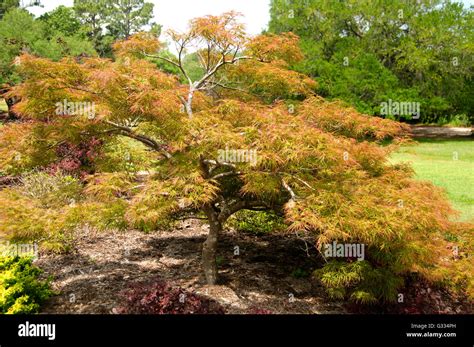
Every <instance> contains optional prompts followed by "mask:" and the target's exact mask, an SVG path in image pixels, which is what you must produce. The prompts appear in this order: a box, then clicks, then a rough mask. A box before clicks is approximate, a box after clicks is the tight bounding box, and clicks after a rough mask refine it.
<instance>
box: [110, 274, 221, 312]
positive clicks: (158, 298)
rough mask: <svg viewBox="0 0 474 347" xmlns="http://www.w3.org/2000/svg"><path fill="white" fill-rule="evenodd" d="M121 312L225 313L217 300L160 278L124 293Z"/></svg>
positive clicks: (134, 285) (135, 285) (137, 284)
mask: <svg viewBox="0 0 474 347" xmlns="http://www.w3.org/2000/svg"><path fill="white" fill-rule="evenodd" d="M123 298H124V299H125V304H124V305H123V306H121V307H119V308H118V309H117V312H118V313H121V314H224V313H225V310H224V308H223V307H222V306H221V305H220V304H219V303H217V302H215V301H213V300H210V299H207V298H205V297H202V296H200V295H197V294H194V293H191V292H188V291H186V290H184V289H182V288H180V287H173V286H172V285H171V284H169V283H167V282H165V281H163V280H158V281H155V282H152V283H135V284H133V285H132V286H131V288H130V289H129V290H127V291H126V292H125V293H124V294H123Z"/></svg>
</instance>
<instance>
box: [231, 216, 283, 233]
mask: <svg viewBox="0 0 474 347" xmlns="http://www.w3.org/2000/svg"><path fill="white" fill-rule="evenodd" d="M228 223H229V225H230V226H231V227H233V228H235V229H237V230H239V231H243V232H248V233H253V234H257V235H259V234H262V235H263V234H267V233H271V232H281V231H283V230H285V229H286V227H287V225H286V224H285V221H284V218H283V217H281V216H278V215H276V214H275V213H272V212H267V211H249V210H242V211H239V212H237V213H236V214H235V215H234V216H233V217H232V218H231V219H230V220H229V222H228Z"/></svg>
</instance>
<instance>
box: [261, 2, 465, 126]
mask: <svg viewBox="0 0 474 347" xmlns="http://www.w3.org/2000/svg"><path fill="white" fill-rule="evenodd" d="M473 18H474V12H473V10H472V7H471V8H463V5H462V3H459V2H452V1H440V0H437V1H431V0H422V1H403V2H390V1H375V2H373V1H325V0H293V1H290V2H289V1H286V0H272V2H271V21H270V31H271V32H274V33H284V32H288V31H291V32H294V33H295V34H297V35H299V36H300V37H301V38H302V48H303V51H304V53H305V55H306V60H305V61H304V62H303V63H301V64H299V65H298V66H297V68H298V70H299V71H302V72H304V73H307V74H310V75H311V76H313V77H315V78H316V79H317V81H318V82H319V88H318V93H319V94H320V95H322V96H324V97H327V98H330V99H341V100H344V101H346V102H348V103H349V104H351V105H353V106H355V107H356V108H357V109H358V110H359V111H360V112H364V113H368V114H371V115H379V114H380V109H381V108H380V104H381V102H386V101H387V100H388V99H392V100H395V101H399V102H410V101H412V102H419V103H420V104H421V121H422V122H425V123H431V122H436V121H437V119H439V118H440V117H444V116H446V115H448V116H453V115H456V114H461V113H465V114H467V115H469V121H470V122H471V123H472V121H473V119H474V118H473V117H474V108H473V102H472V97H469V96H468V95H473V94H474V89H473V83H472V75H473V66H474V65H473V64H472V57H473V56H474V44H473V42H474V37H473V33H474V20H473ZM434 28H436V30H434ZM396 118H397V119H403V118H411V115H405V116H404V117H396Z"/></svg>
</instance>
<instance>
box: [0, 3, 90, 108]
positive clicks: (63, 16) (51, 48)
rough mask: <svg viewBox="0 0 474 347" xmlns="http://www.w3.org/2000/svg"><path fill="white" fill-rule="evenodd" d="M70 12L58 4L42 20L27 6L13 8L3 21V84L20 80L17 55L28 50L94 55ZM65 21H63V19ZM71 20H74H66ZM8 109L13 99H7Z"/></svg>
mask: <svg viewBox="0 0 474 347" xmlns="http://www.w3.org/2000/svg"><path fill="white" fill-rule="evenodd" d="M71 16H72V14H71V12H70V11H69V10H68V9H67V8H65V7H59V8H58V9H56V10H54V11H52V12H51V13H49V14H46V15H44V16H43V17H42V18H41V19H39V20H35V18H34V17H33V15H31V14H30V13H29V12H28V11H26V10H24V9H14V10H10V11H9V12H8V13H7V14H6V15H5V16H4V17H3V18H2V20H1V21H0V42H1V46H0V85H5V87H4V90H5V91H6V90H8V86H11V85H14V84H16V83H19V82H20V80H21V79H20V76H18V74H17V73H16V71H15V69H14V60H15V57H17V56H18V55H20V54H21V53H26V52H29V53H31V54H35V55H38V56H42V57H48V58H50V59H53V60H58V59H60V58H61V57H64V56H79V55H82V54H87V55H95V54H96V53H95V51H94V48H93V47H92V45H91V44H90V43H89V42H88V41H87V40H86V38H85V36H84V35H83V34H82V33H81V32H80V28H79V27H76V26H75V25H74V24H77V22H74V18H73V17H71ZM63 20H64V21H63ZM67 21H72V22H67ZM7 104H8V105H9V108H11V106H12V105H13V100H12V99H7Z"/></svg>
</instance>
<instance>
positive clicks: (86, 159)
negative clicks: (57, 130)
mask: <svg viewBox="0 0 474 347" xmlns="http://www.w3.org/2000/svg"><path fill="white" fill-rule="evenodd" d="M101 144H102V141H101V140H99V139H96V138H91V139H89V140H87V141H82V142H81V143H79V144H73V143H70V142H65V143H62V144H60V145H59V146H58V147H57V149H56V154H57V156H58V158H59V159H58V161H56V163H54V164H52V165H50V166H49V167H48V171H49V172H51V173H56V172H58V171H61V172H64V173H67V174H73V175H74V174H76V175H79V176H81V177H82V176H84V175H87V174H88V173H90V172H89V171H90V170H89V168H90V167H91V166H92V163H93V161H94V159H95V158H96V157H97V155H98V152H99V148H100V146H101Z"/></svg>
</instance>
